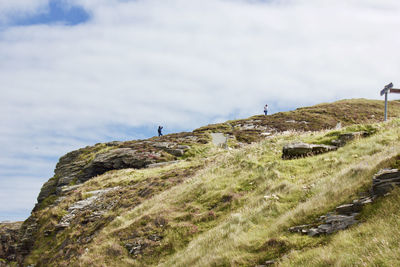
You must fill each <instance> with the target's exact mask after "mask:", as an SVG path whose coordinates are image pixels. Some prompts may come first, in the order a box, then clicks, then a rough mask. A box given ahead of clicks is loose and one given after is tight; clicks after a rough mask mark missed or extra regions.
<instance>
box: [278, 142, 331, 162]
mask: <svg viewBox="0 0 400 267" xmlns="http://www.w3.org/2000/svg"><path fill="white" fill-rule="evenodd" d="M336 149H337V147H336V146H328V145H316V144H306V143H301V142H300V143H292V144H288V145H285V146H284V147H283V150H282V158H284V159H293V158H299V157H307V156H312V155H317V154H321V153H326V152H329V151H333V150H336Z"/></svg>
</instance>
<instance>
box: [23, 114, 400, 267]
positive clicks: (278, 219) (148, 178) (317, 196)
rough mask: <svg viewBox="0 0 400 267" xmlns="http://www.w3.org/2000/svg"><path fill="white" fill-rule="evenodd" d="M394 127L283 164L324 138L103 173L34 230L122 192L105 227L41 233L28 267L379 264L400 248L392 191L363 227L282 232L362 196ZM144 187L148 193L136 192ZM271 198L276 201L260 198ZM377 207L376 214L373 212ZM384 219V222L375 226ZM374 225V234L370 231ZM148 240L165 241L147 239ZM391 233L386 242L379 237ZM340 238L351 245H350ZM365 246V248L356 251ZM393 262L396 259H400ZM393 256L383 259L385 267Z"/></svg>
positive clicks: (395, 147)
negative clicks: (312, 234)
mask: <svg viewBox="0 0 400 267" xmlns="http://www.w3.org/2000/svg"><path fill="white" fill-rule="evenodd" d="M336 111H337V110H336ZM284 119H285V120H286V119H287V118H286V117H285V118H284ZM336 122H337V121H335V124H336ZM332 123H333V122H332ZM399 126H400V121H396V120H394V121H392V122H390V123H387V124H378V125H374V126H373V127H374V128H377V129H378V131H377V133H376V134H375V135H373V136H371V137H369V138H366V139H363V140H359V141H355V142H353V143H351V144H349V145H347V146H345V147H343V148H340V149H339V150H338V151H336V152H332V153H329V154H324V155H320V156H316V157H311V158H304V159H298V160H292V161H284V160H282V159H281V157H280V156H281V149H282V146H283V145H284V144H286V143H288V142H291V141H293V140H304V141H318V142H324V140H328V139H329V138H330V136H329V133H327V132H320V133H305V134H299V133H295V132H293V133H289V134H285V135H278V136H276V137H274V138H269V139H265V140H263V141H261V142H259V143H256V144H252V145H249V146H246V147H244V148H242V149H235V150H232V151H225V150H218V149H215V148H213V147H210V146H209V145H204V146H199V147H196V148H194V149H193V150H192V151H191V153H192V157H191V158H190V159H189V160H187V161H184V162H181V163H179V164H176V165H172V166H167V167H162V168H156V169H146V170H132V169H128V170H119V171H112V172H108V173H106V174H104V175H101V176H99V177H97V178H94V179H92V180H90V181H88V182H86V183H85V184H84V185H83V186H82V187H81V188H80V189H79V190H78V191H77V192H75V193H74V194H72V195H70V196H69V197H68V199H66V200H65V201H64V202H63V203H61V204H60V205H58V206H57V207H48V208H46V209H44V210H42V211H40V212H39V213H40V214H38V217H40V219H41V222H42V223H41V225H42V228H41V229H40V231H41V232H44V231H46V230H49V229H52V228H53V227H54V225H55V224H56V223H57V222H58V221H59V219H60V218H61V217H62V216H63V215H64V214H65V211H66V209H67V208H68V206H69V205H71V203H73V202H75V201H77V200H79V199H82V198H85V192H88V191H91V190H95V189H99V188H105V187H114V186H121V187H122V188H123V189H122V190H120V191H119V194H118V195H117V194H114V195H109V196H107V199H106V200H105V202H107V201H116V202H117V203H118V205H117V206H116V207H115V208H113V209H112V210H110V211H109V212H108V213H107V214H106V215H105V216H104V219H103V220H102V221H101V222H98V223H92V224H90V223H89V224H86V225H83V224H81V223H80V222H79V220H78V221H77V222H76V224H74V225H72V226H71V227H70V229H68V230H65V231H63V232H59V233H58V234H55V233H53V234H51V235H50V236H44V235H43V236H42V237H41V239H40V240H38V242H36V245H35V250H34V251H33V253H32V254H31V255H30V256H29V257H28V258H27V263H29V262H36V263H38V265H39V266H40V265H42V266H45V265H59V266H63V265H65V266H67V265H69V266H71V265H72V266H104V265H106V266H145V265H159V266H254V265H256V264H258V263H262V262H263V261H265V260H268V259H276V258H280V259H281V264H282V265H285V266H293V265H305V264H306V265H315V266H326V264H338V265H351V264H356V265H361V263H362V262H361V261H360V260H358V261H357V259H360V258H362V256H364V255H367V254H368V256H369V257H368V258H367V259H365V260H364V262H365V263H367V264H370V265H373V264H376V262H374V260H375V258H379V259H380V260H381V261H384V260H385V256H386V255H390V254H391V253H393V252H394V251H398V250H399V246H398V245H397V244H398V241H399V240H397V239H396V237H394V236H391V233H394V234H396V230H395V227H397V226H398V225H397V224H398V223H397V224H396V222H397V220H396V218H397V217H398V216H399V212H397V210H399V209H398V206H400V201H399V199H398V198H396V197H395V196H396V195H394V196H392V197H391V200H392V202H389V203H392V204H391V205H383V204H382V203H383V202H385V203H386V202H387V201H388V200H386V199H385V200H383V201H382V202H380V203H377V204H374V205H373V206H372V207H370V208H369V209H368V210H367V211H365V214H363V220H365V223H364V224H361V225H360V226H356V227H353V228H352V229H350V230H348V231H344V232H343V233H339V234H336V235H333V236H331V237H324V236H323V237H318V238H309V237H307V236H300V235H297V234H290V233H288V232H287V228H288V227H290V226H293V225H297V224H302V223H309V222H312V220H313V219H314V218H316V217H318V216H320V215H322V214H324V213H326V212H328V211H329V210H331V209H332V208H334V207H335V206H337V205H339V204H341V203H344V202H346V201H348V200H350V199H351V198H353V197H355V196H356V194H357V192H361V191H363V190H365V189H366V188H367V187H368V186H369V185H370V184H371V176H372V174H373V173H374V172H376V171H377V170H378V169H379V168H381V167H384V166H389V165H390V164H391V163H393V162H394V159H393V158H394V157H395V156H396V155H398V154H399V153H400V143H399V142H398V141H399V134H400V129H399ZM149 186H150V187H151V188H152V193H150V194H149V195H145V196H142V197H138V196H137V195H138V192H139V190H141V189H144V188H148V187H149ZM273 194H275V195H276V196H277V197H276V198H274V197H268V198H265V197H264V196H272V195H273ZM378 206H379V207H381V208H380V209H376V208H375V207H378ZM382 207H383V208H382ZM382 215H385V216H386V217H385V219H384V222H385V223H384V222H382V221H381V222H379V221H378V222H379V223H380V224H377V223H376V221H377V218H380V216H382ZM381 220H382V219H381ZM378 225H380V227H377V226H378ZM382 226H385V227H382ZM375 228H379V229H378V233H377V234H376V235H375V233H376V232H377V230H376V229H375ZM397 228H398V227H397ZM360 231H361V232H360ZM154 234H156V235H158V236H161V237H162V240H161V241H155V242H153V241H149V237H150V236H151V235H154ZM83 235H86V236H88V237H91V239H90V241H89V242H86V243H82V242H81V241H79V240H80V237H81V236H83ZM389 235H390V236H391V240H386V241H385V239H382V238H381V237H385V236H389ZM397 236H398V235H397ZM92 238H93V239H92ZM374 239H376V240H377V241H374ZM65 240H70V242H66V241H65ZM346 240H353V241H352V242H350V243H353V245H352V244H348V243H349V242H346ZM129 242H131V243H132V242H137V243H141V244H146V245H145V248H144V249H143V250H142V252H141V254H140V255H139V256H136V257H132V256H131V255H129V254H128V252H127V250H126V249H125V248H124V245H125V244H126V243H129ZM382 242H390V244H396V245H390V246H385V243H382ZM392 242H397V243H392ZM363 243H368V244H369V246H365V247H366V248H364V249H360V248H358V244H363ZM377 248H379V249H377ZM344 251H346V252H348V254H347V255H348V256H347V257H345V259H343V258H342V259H340V258H339V257H338V255H341V254H342V253H344ZM325 255H326V256H325ZM282 256H283V257H282ZM374 256H376V257H374ZM346 260H347V261H346ZM390 260H391V261H394V262H396V258H393V257H392V258H391V259H390ZM390 260H389V259H388V260H386V261H385V262H384V263H387V264H390V263H391V262H390ZM397 260H398V259H397ZM388 266H389V265H388Z"/></svg>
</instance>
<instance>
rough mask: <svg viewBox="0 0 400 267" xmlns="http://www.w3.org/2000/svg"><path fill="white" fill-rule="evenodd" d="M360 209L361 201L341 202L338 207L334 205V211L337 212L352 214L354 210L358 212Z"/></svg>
mask: <svg viewBox="0 0 400 267" xmlns="http://www.w3.org/2000/svg"><path fill="white" fill-rule="evenodd" d="M361 209H362V205H361V203H358V202H356V203H351V204H343V205H340V206H339V207H336V212H337V213H339V214H352V213H355V212H360V211H361Z"/></svg>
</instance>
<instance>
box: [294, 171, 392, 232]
mask: <svg viewBox="0 0 400 267" xmlns="http://www.w3.org/2000/svg"><path fill="white" fill-rule="evenodd" d="M395 186H400V171H399V170H398V169H383V170H380V171H379V172H378V173H377V174H375V175H374V177H373V178H372V188H371V190H370V192H369V193H368V194H367V196H365V197H363V198H359V199H356V200H353V202H352V203H348V204H343V205H340V206H338V207H336V209H335V211H334V212H330V213H328V214H326V215H323V216H321V217H320V218H319V222H317V223H314V224H305V225H299V226H294V227H291V228H289V231H290V232H292V233H302V234H307V235H309V236H318V235H321V234H332V233H335V232H337V231H340V230H344V229H347V228H348V227H350V226H351V225H353V224H356V223H358V220H357V216H358V215H359V214H360V212H361V210H362V208H363V206H365V205H367V204H370V203H372V202H373V201H374V200H375V199H376V198H377V197H380V196H384V195H386V194H388V193H389V192H390V191H391V190H392V189H393V188H394V187H395Z"/></svg>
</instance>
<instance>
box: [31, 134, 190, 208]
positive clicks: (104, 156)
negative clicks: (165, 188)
mask: <svg viewBox="0 0 400 267" xmlns="http://www.w3.org/2000/svg"><path fill="white" fill-rule="evenodd" d="M185 138H189V136H188V137H185ZM185 138H183V139H182V138H181V139H182V140H183V141H184V140H189V141H187V142H190V141H192V139H193V138H189V139H185ZM189 148H190V146H188V145H180V144H177V143H174V142H168V141H165V142H158V141H148V140H144V141H137V142H133V141H131V142H111V143H106V144H97V145H95V146H93V147H86V148H82V149H79V150H76V151H72V152H70V153H68V154H66V155H65V156H63V157H61V158H60V161H59V162H58V163H57V165H56V169H55V171H54V177H53V178H51V179H50V180H49V181H47V182H46V183H45V184H44V185H43V187H42V189H41V191H40V193H39V196H38V198H37V200H38V203H41V202H42V201H43V200H44V199H46V198H47V197H49V196H51V195H60V194H61V193H62V192H64V190H63V189H62V188H63V187H65V186H67V185H71V184H80V183H83V182H85V181H87V180H89V179H91V178H92V177H95V176H97V175H100V174H103V173H105V172H107V171H110V170H118V169H126V168H135V169H141V168H146V167H147V166H149V165H152V164H156V163H163V162H167V161H173V160H174V159H175V158H176V157H180V156H183V155H184V153H185V152H186V151H187V150H188V149H189ZM38 207H39V206H38V205H37V206H36V209H37V208H38Z"/></svg>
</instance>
